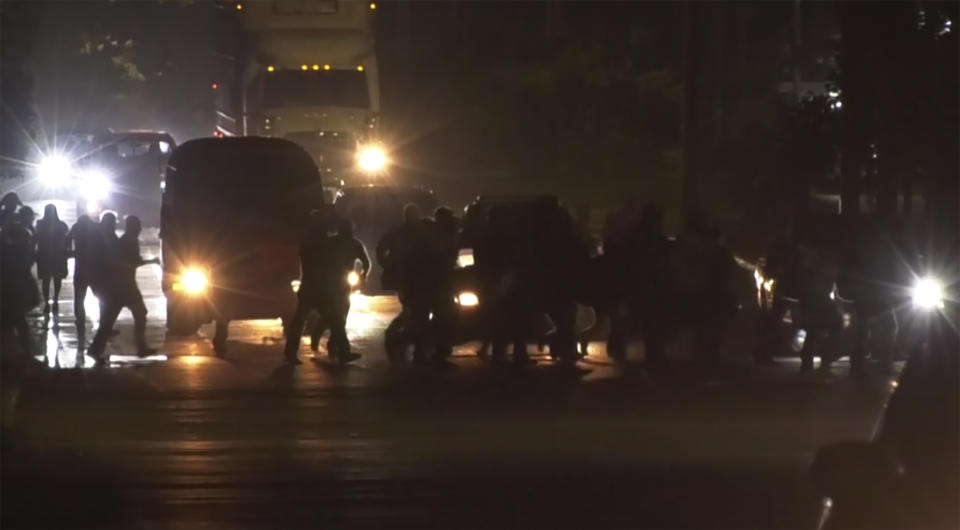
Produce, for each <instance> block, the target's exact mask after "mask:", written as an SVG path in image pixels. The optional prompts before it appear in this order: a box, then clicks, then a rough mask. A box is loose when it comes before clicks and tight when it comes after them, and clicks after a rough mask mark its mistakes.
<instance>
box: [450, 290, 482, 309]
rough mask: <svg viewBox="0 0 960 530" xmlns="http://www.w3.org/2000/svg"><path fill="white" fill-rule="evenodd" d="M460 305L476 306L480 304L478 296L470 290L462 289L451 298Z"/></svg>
mask: <svg viewBox="0 0 960 530" xmlns="http://www.w3.org/2000/svg"><path fill="white" fill-rule="evenodd" d="M453 301H454V302H456V303H457V305H459V306H460V307H476V306H478V305H480V298H479V297H477V294H476V293H473V292H470V291H463V292H461V293H460V294H458V295H457V296H455V297H454V299H453Z"/></svg>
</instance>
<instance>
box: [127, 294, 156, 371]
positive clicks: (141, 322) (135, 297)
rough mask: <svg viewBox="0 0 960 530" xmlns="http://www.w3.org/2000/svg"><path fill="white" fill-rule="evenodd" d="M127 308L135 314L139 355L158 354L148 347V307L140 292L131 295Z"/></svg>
mask: <svg viewBox="0 0 960 530" xmlns="http://www.w3.org/2000/svg"><path fill="white" fill-rule="evenodd" d="M126 306H127V307H129V308H130V312H131V313H132V314H133V336H134V339H135V341H136V344H137V354H138V355H141V356H142V355H150V354H152V353H156V350H155V349H152V348H149V347H147V306H146V304H144V303H143V295H142V294H140V291H139V290H136V291H134V292H132V293H130V296H129V299H128V300H126Z"/></svg>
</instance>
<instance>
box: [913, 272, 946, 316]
mask: <svg viewBox="0 0 960 530" xmlns="http://www.w3.org/2000/svg"><path fill="white" fill-rule="evenodd" d="M912 294H913V296H912V298H913V307H916V308H918V309H924V310H931V309H942V308H943V286H942V285H940V282H938V281H937V280H935V279H933V278H920V279H919V280H917V283H916V284H914V286H913V293H912Z"/></svg>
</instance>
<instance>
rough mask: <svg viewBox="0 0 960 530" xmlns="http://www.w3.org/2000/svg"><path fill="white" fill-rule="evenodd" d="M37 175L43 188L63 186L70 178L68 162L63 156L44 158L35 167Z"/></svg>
mask: <svg viewBox="0 0 960 530" xmlns="http://www.w3.org/2000/svg"><path fill="white" fill-rule="evenodd" d="M37 174H38V175H39V177H40V181H41V182H43V184H44V185H45V186H50V187H60V186H64V185H66V183H67V180H68V179H69V178H70V161H69V160H67V158H66V157H65V156H63V155H51V156H48V157H45V158H44V159H43V160H41V161H40V165H39V166H38V167H37Z"/></svg>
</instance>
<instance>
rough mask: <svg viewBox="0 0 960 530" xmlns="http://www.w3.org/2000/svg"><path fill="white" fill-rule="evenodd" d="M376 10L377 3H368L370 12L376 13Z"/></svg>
mask: <svg viewBox="0 0 960 530" xmlns="http://www.w3.org/2000/svg"><path fill="white" fill-rule="evenodd" d="M376 9H377V3H376V2H370V10H371V11H376Z"/></svg>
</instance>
